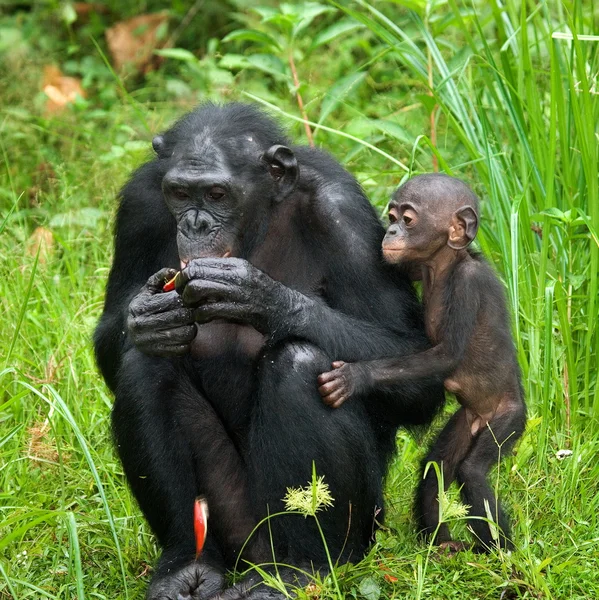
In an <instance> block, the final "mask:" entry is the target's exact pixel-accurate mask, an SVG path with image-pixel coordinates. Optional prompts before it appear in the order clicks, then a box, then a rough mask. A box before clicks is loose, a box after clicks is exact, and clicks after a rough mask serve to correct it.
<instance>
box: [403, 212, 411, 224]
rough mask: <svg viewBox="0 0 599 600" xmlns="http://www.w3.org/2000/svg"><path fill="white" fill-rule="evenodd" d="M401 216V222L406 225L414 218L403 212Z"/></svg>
mask: <svg viewBox="0 0 599 600" xmlns="http://www.w3.org/2000/svg"><path fill="white" fill-rule="evenodd" d="M402 218H403V222H404V223H405V224H406V225H408V226H409V225H411V223H412V221H413V220H414V219H413V218H412V217H410V215H407V214H405V213H404V216H403V217H402Z"/></svg>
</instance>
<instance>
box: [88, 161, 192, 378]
mask: <svg viewBox="0 0 599 600" xmlns="http://www.w3.org/2000/svg"><path fill="white" fill-rule="evenodd" d="M162 176H163V174H162V173H161V171H160V168H159V166H158V164H157V161H152V162H149V163H147V164H145V165H143V166H142V167H141V168H140V169H138V170H137V171H136V172H135V173H134V175H133V177H132V178H131V180H130V181H129V183H128V184H127V185H126V186H125V187H124V188H123V190H122V192H121V194H120V196H121V198H120V205H119V209H118V213H117V217H116V223H115V248H114V260H113V264H112V268H111V270H110V276H109V278H108V284H107V287H106V300H105V304H104V312H103V313H102V318H101V320H100V323H99V324H98V327H97V328H96V331H95V334H94V345H95V351H96V358H97V361H98V365H99V367H100V370H101V371H102V375H103V376H104V378H105V380H106V382H107V383H108V385H109V387H110V388H111V389H113V390H114V388H115V385H116V375H117V372H118V369H119V367H120V364H121V357H122V355H123V353H124V352H125V351H126V350H127V349H128V348H130V347H132V346H133V344H135V345H139V346H140V348H142V349H143V347H144V344H145V346H147V348H148V350H149V351H152V350H153V351H156V350H157V349H160V348H161V347H160V346H159V345H158V344H156V340H155V339H154V337H153V335H152V333H151V332H155V334H156V335H160V336H162V337H164V336H165V335H167V334H166V333H165V332H166V331H168V330H170V329H177V328H180V327H181V326H182V325H183V324H186V326H187V327H188V328H189V327H194V326H193V325H191V323H192V322H193V317H192V316H191V314H190V312H189V311H188V310H187V309H184V308H183V307H182V303H181V299H180V297H179V295H178V294H177V293H176V292H171V293H162V290H161V289H160V283H161V280H162V279H165V280H166V278H167V277H168V276H169V274H170V273H171V271H169V270H168V269H164V267H168V266H172V267H175V266H178V264H179V259H178V255H177V247H176V242H175V235H176V226H175V221H174V219H173V217H172V215H171V214H170V212H169V211H168V210H167V208H166V207H165V206H164V200H163V198H162V190H161V181H162ZM161 269H163V270H162V271H161V272H160V273H158V271H160V270H161ZM148 278H151V279H150V281H148ZM158 291H160V293H157V292H158ZM130 305H131V309H132V313H131V314H130ZM185 317H186V318H185ZM128 319H129V321H130V322H129V325H131V331H130V330H129V327H128V323H127V321H128ZM194 332H195V329H194ZM186 333H187V334H188V335H187V337H189V332H186ZM174 341H175V342H179V341H178V340H177V339H174ZM169 342H170V343H173V340H172V339H171V338H169ZM181 343H182V342H179V345H180V344H181ZM167 349H168V348H167ZM175 349H176V348H175Z"/></svg>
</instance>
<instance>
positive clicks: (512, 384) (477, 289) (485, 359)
mask: <svg viewBox="0 0 599 600" xmlns="http://www.w3.org/2000/svg"><path fill="white" fill-rule="evenodd" d="M452 267H453V269H452V271H451V272H449V273H448V274H447V276H446V278H445V285H444V286H443V281H440V282H439V286H440V288H441V289H442V291H443V297H444V298H443V305H444V313H445V314H444V317H445V318H444V320H443V322H442V323H440V326H439V342H440V343H443V344H444V345H445V346H446V347H447V351H448V352H451V349H452V348H453V349H455V350H457V355H456V363H457V366H456V367H455V370H453V371H452V372H451V374H450V375H449V376H448V377H447V378H446V379H445V388H446V389H447V390H448V391H450V392H453V393H454V394H456V397H457V398H458V400H459V402H460V403H461V404H462V406H465V407H466V408H467V409H468V411H469V413H471V414H469V417H470V419H471V429H472V434H473V435H474V434H476V433H477V431H478V430H479V429H480V428H481V427H484V426H485V425H486V423H487V422H488V421H489V420H490V419H491V418H492V417H493V415H494V414H495V412H496V411H499V412H502V411H504V410H505V409H507V408H508V407H509V406H511V405H512V404H513V403H514V401H515V402H517V403H519V402H520V396H521V392H520V372H519V367H518V362H517V360H516V351H515V348H514V343H513V340H512V336H511V333H510V330H511V325H510V322H509V315H508V311H507V306H506V301H505V296H504V293H503V286H502V284H501V282H500V281H499V279H498V278H497V276H496V275H495V273H494V272H493V270H492V268H491V267H490V266H489V265H488V264H487V262H486V261H485V260H484V258H482V256H480V255H479V254H476V253H474V252H471V251H468V252H467V255H466V256H465V257H464V258H463V259H462V260H458V261H456V262H455V263H454V265H452ZM434 287H436V286H434ZM429 293H431V295H433V294H434V293H435V292H434V290H433V291H431V292H429ZM427 300H428V298H426V295H425V306H427V309H425V315H426V320H427V324H428V321H429V313H428V302H427ZM451 307H453V308H451ZM464 311H468V312H470V313H471V314H470V317H469V316H468V315H464V316H463V317H462V315H459V314H458V315H456V314H455V313H456V312H464ZM469 318H470V319H471V320H472V323H471V325H470V328H471V333H470V336H469V337H468V329H467V327H468V325H467V323H466V325H464V324H462V325H461V326H460V327H458V328H456V327H455V326H454V325H453V321H455V320H456V319H463V321H467V320H468V319H469ZM456 338H461V340H460V339H456ZM461 341H462V342H466V346H465V348H464V349H463V355H462V358H461V359H460V358H459V356H460V351H461V346H462V343H461Z"/></svg>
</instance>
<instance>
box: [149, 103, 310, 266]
mask: <svg viewBox="0 0 599 600" xmlns="http://www.w3.org/2000/svg"><path fill="white" fill-rule="evenodd" d="M152 145H153V147H154V151H155V152H156V154H157V157H158V164H159V167H160V170H161V172H162V173H163V174H164V176H163V179H162V191H163V193H164V199H165V202H166V204H167V206H168V208H169V210H170V211H171V213H172V214H173V216H174V217H175V219H176V221H177V246H178V249H179V257H180V259H181V263H182V264H181V266H182V268H183V267H184V266H185V265H186V264H187V263H188V262H189V261H190V260H191V259H193V258H202V257H221V256H240V257H245V256H247V255H248V253H249V252H251V250H252V248H253V247H254V245H255V244H256V242H257V240H259V239H260V237H261V236H262V235H264V232H265V229H266V227H267V226H268V217H269V215H270V213H271V211H272V210H273V207H274V205H275V204H276V203H277V202H280V201H281V200H283V199H284V198H285V197H287V196H289V195H290V194H291V193H292V192H293V190H294V188H295V185H296V183H297V180H298V178H299V167H298V164H297V161H296V158H295V156H294V154H293V152H292V151H291V150H290V149H289V148H288V147H287V139H286V137H285V135H284V134H283V132H282V131H281V129H280V128H279V127H278V125H277V124H276V123H274V122H273V121H272V120H271V119H270V118H268V117H267V116H266V115H265V114H263V113H262V112H261V111H260V110H258V109H257V108H254V107H252V106H248V105H245V104H237V103H233V104H227V105H224V106H216V105H213V104H206V105H203V106H201V107H200V108H198V109H197V110H195V111H193V112H192V113H189V114H188V115H186V116H185V117H183V118H182V119H181V120H180V121H179V122H177V123H176V124H175V125H174V126H173V127H172V128H171V129H169V130H168V131H167V132H166V133H164V134H162V135H158V136H156V137H155V138H154V140H153V142H152Z"/></svg>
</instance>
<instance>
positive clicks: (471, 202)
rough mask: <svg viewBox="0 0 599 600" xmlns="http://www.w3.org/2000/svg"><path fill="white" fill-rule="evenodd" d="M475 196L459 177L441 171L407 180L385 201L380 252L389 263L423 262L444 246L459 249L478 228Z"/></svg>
mask: <svg viewBox="0 0 599 600" xmlns="http://www.w3.org/2000/svg"><path fill="white" fill-rule="evenodd" d="M477 212H478V199H477V198H476V196H475V195H474V194H473V193H472V192H471V191H470V188H468V186H467V185H466V184H464V183H463V182H462V181H460V180H459V179H455V178H453V177H449V176H447V175H442V174H431V175H422V176H419V177H415V178H414V179H411V180H410V181H408V183H406V184H404V185H403V186H401V187H400V188H399V189H398V190H397V191H396V192H395V194H394V195H393V199H392V201H391V203H390V204H389V228H388V229H387V233H386V235H385V238H384V239H383V255H384V257H385V260H386V261H387V262H390V263H398V262H402V261H411V262H418V263H427V262H430V261H432V260H433V259H434V257H435V255H436V254H437V253H438V251H439V250H440V249H441V248H443V247H445V246H448V247H450V248H452V249H453V250H463V249H464V248H466V247H467V246H468V245H469V244H470V242H472V240H473V239H474V237H475V235H476V232H477V229H478V215H477Z"/></svg>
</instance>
